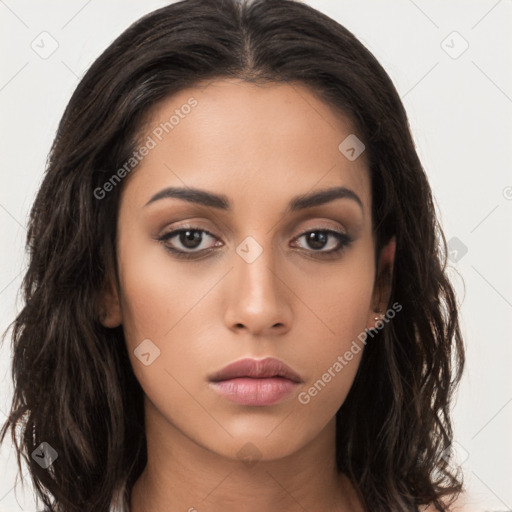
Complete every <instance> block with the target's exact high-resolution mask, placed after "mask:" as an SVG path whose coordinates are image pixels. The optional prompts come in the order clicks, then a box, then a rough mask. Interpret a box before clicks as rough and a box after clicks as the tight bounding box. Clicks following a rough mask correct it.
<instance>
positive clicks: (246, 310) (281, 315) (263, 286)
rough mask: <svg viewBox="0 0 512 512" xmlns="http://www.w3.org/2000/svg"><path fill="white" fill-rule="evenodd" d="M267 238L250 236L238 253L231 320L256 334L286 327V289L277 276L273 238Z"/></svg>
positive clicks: (241, 244)
mask: <svg viewBox="0 0 512 512" xmlns="http://www.w3.org/2000/svg"><path fill="white" fill-rule="evenodd" d="M267 235H268V233H267ZM267 235H265V234H264V233H263V234H260V235H258V234H253V235H249V236H247V237H246V238H244V239H243V240H242V242H240V243H239V244H238V246H237V247H236V249H235V251H236V258H235V263H234V266H235V269H234V273H233V279H234V281H235V284H234V287H233V293H232V302H231V304H230V305H229V309H230V312H231V314H230V320H231V321H232V322H234V323H236V324H243V325H245V326H246V327H248V328H250V329H254V330H260V329H264V328H266V327H272V326H273V325H275V324H276V323H280V324H282V323H286V318H285V313H286V311H287V305H286V303H285V300H286V299H285V296H284V293H283V292H284V288H285V286H284V284H283V282H282V280H281V279H280V278H279V276H278V274H277V272H276V266H275V261H276V260H275V251H274V249H273V247H272V237H270V236H267ZM258 239H259V240H258ZM260 241H261V243H260Z"/></svg>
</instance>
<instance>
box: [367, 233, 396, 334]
mask: <svg viewBox="0 0 512 512" xmlns="http://www.w3.org/2000/svg"><path fill="white" fill-rule="evenodd" d="M395 251H396V236H393V237H392V238H391V240H390V241H389V242H388V243H387V244H386V245H385V246H384V247H383V248H382V250H381V252H380V255H379V262H378V265H377V273H376V277H375V284H374V287H373V297H372V311H370V315H369V318H368V328H369V329H371V328H375V324H376V322H377V321H379V320H380V319H381V318H382V316H383V314H384V312H385V310H386V308H387V306H388V303H389V298H390V296H391V286H392V281H393V269H394V263H395Z"/></svg>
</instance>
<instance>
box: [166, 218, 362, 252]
mask: <svg viewBox="0 0 512 512" xmlns="http://www.w3.org/2000/svg"><path fill="white" fill-rule="evenodd" d="M205 235H206V237H207V238H211V239H213V240H217V238H216V237H215V236H214V235H213V234H212V233H210V232H209V231H207V230H205V229H201V228H199V227H195V226H184V227H182V228H180V229H175V230H174V231H170V232H169V233H166V234H165V235H162V236H161V237H159V238H157V240H158V241H159V242H161V243H162V244H163V245H164V247H165V249H166V250H167V251H169V252H170V253H171V254H173V255H175V256H176V257H178V258H189V259H192V258H200V257H202V256H204V255H205V254H206V253H209V252H211V251H213V250H214V248H215V247H219V246H221V245H222V242H220V241H218V242H217V243H213V244H211V245H210V246H209V247H208V244H205V243H204V242H205ZM301 238H305V240H306V243H307V245H308V246H309V247H310V248H311V249H307V248H306V249H304V248H301V249H302V250H304V251H306V252H309V253H316V254H314V255H315V256H318V257H325V258H328V257H335V256H336V255H337V254H338V253H340V252H341V251H342V250H343V249H345V248H346V247H347V246H348V245H350V243H351V242H352V241H353V239H352V238H351V237H350V236H349V235H347V234H346V233H341V232H338V231H335V230H332V229H312V230H310V231H306V232H305V233H302V235H300V236H299V237H297V238H296V239H295V241H298V240H300V239H301ZM174 239H175V241H174V242H172V243H171V241H172V240H174ZM205 245H206V247H205ZM329 245H331V246H333V247H331V248H330V249H329V250H323V249H325V247H328V246H329ZM299 248H300V247H299Z"/></svg>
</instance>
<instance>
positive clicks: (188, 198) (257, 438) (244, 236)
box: [2, 0, 464, 512]
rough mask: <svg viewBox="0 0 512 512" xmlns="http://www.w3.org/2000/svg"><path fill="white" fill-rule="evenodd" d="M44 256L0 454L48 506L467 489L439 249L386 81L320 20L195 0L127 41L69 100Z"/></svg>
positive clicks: (249, 505)
mask: <svg viewBox="0 0 512 512" xmlns="http://www.w3.org/2000/svg"><path fill="white" fill-rule="evenodd" d="M27 242H28V248H29V252H30V265H29V268H28V271H27V273H26V275H25V279H24V298H25V306H24V308H23V309H22V311H21V313H20V314H19V315H18V317H17V318H16V320H15V322H14V329H13V350H14V361H13V376H14V385H15V393H14V398H13V403H12V408H11V413H10V416H9V418H8V420H7V422H6V423H5V425H4V428H3V430H2V439H3V438H4V437H5V435H6V433H7V431H8V430H11V434H12V437H13V440H14V442H15V443H16V449H17V452H18V462H19V463H21V457H24V458H25V460H26V461H27V462H28V464H29V467H30V472H31V476H32V478H33V481H34V484H35V489H36V491H37V493H38V495H39V497H40V498H41V499H42V500H43V502H44V504H45V507H46V509H47V510H55V511H59V512H60V511H66V512H71V511H108V510H131V512H142V511H145V512H152V511H159V510H166V511H174V510H189V511H193V510H197V511H199V512H200V511H202V510H210V511H218V510H222V511H225V510H228V511H229V510H244V511H253V510H254V511H261V510H285V511H292V510H293V511H295V510H330V511H331V510H332V511H344V512H348V511H355V510H368V511H377V510H378V511H381V510H382V511H398V510H400V511H402V510H403V511H417V510H423V509H424V508H425V507H427V506H428V507H429V510H440V511H444V510H449V507H450V504H451V503H452V502H453V501H454V500H455V498H456V497H457V495H458V494H459V493H460V492H461V490H462V483H461V480H460V476H459V474H458V473H457V471H456V468H452V467H451V465H450V457H449V453H450V445H451V442H452V437H453V435H452V427H451V420H450V404H451V398H452V395H453V392H454V390H455V387H456V385H457V384H458V382H459V380H460V377H461V372H462V369H463V365H464V351H463V344H462V338H461V334H460V331H459V324H458V312H457V305H456V300H455V296H454V291H453V289H452V287H451V285H450V283H449V281H448V279H447V277H446V275H445V272H444V267H445V252H446V250H445V241H444V236H443V233H442V231H441V229H440V227H439V224H438V221H437V219H436V215H435V210H434V206H433V200H432V195H431V190H430V187H429V185H428V182H427V179H426V176H425V173H424V171H423V169H422V166H421V163H420V161H419V159H418V156H417V154H416V152H415V149H414V144H413V141H412V138H411V135H410V132H409V128H408V123H407V117H406V113H405V111H404V108H403V106H402V104H401V102H400V99H399V96H398V94H397V92H396V90H395V88H394V86H393V84H392V82H391V80H390V79H389V77H388V76H387V74H386V73H385V71H384V70H383V69H382V67H381V66H380V65H379V64H378V62H377V61H376V60H375V58H374V57H373V56H372V55H371V54H370V52H369V51H368V50H367V49H366V48H364V47H363V46H362V44H361V43H360V42H359V41H358V40H357V39H356V38H355V37H354V36H353V35H352V34H351V33H350V32H349V31H347V30H346V29H345V28H343V27H342V26H340V25H339V24H338V23H336V22H335V21H333V20H332V19H330V18H328V17H327V16H325V15H323V14H321V13H320V12H318V11H316V10H314V9H313V8H311V7H309V6H307V5H304V4H301V3H299V2H295V1H292V0H282V1H279V2H277V1H275V0H255V1H253V2H243V1H237V0H229V1H221V2H209V1H206V0H185V1H183V2H178V3H175V4H172V5H170V6H167V7H164V8H162V9H159V10H157V11H155V12H153V13H150V14H148V15H147V16H145V17H143V18H142V19H141V20H139V21H138V22H137V23H135V24H134V25H132V26H131V27H130V28H128V29H127V30H126V31H125V32H124V33H123V34H122V35H121V36H120V37H119V38H118V39H116V40H115V41H114V42H113V43H112V44H111V45H110V47H109V48H107V50H106V51H105V52H104V53H103V54H102V55H101V56H100V57H99V58H98V59H97V60H96V62H94V64H93V65H92V66H91V68H90V69H89V71H88V72H87V74H86V75H85V76H84V78H83V79H82V81H81V82H80V84H79V86H78V87H77V90H76V91H75V93H74V95H73V97H72V98H71V100H70V102H69V105H68V107H67V109H66V111H65V113H64V116H63V118H62V120H61V123H60V125H59V129H58V133H57V136H56V138H55V142H54V144H53V147H52V150H51V154H50V158H49V162H48V168H47V171H46V174H45V177H44V181H43V183H42V185H41V188H40V190H39V192H38V195H37V198H36V200H35V203H34V206H33V209H32V212H31V217H30V223H29V230H28V240H27ZM16 428H18V429H21V432H20V434H19V436H20V437H19V438H18V437H17V436H16V430H15V429H16ZM20 466H21V464H20ZM20 469H21V468H20Z"/></svg>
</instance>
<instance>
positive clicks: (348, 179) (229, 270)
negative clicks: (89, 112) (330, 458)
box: [104, 80, 378, 460]
mask: <svg viewBox="0 0 512 512" xmlns="http://www.w3.org/2000/svg"><path fill="white" fill-rule="evenodd" d="M191 98H192V99H191ZM186 105H188V107H187V106H186ZM172 116H174V118H172ZM169 120H171V121H169ZM166 122H167V125H165V123H166ZM353 133H354V129H353V127H352V125H351V123H350V122H349V120H348V119H347V118H345V117H344V116H342V115H340V113H336V112H334V111H333V110H332V109H331V108H330V107H329V106H328V105H327V104H325V103H323V102H322V101H321V100H319V99H318V98H316V97H315V96H314V95H313V94H312V93H311V92H310V91H309V90H308V89H307V88H305V87H303V86H299V85H293V86H292V85H289V84H271V85H265V86H256V85H253V84H247V83H244V82H241V81H237V80H219V81H215V82H211V83H208V84H200V85H198V86H197V87H194V88H190V89H187V90H183V91H181V92H180V93H179V94H176V95H174V96H172V97H171V98H169V99H166V100H165V101H163V102H162V103H160V104H159V105H158V106H157V107H156V108H155V109H154V110H153V111H152V112H151V115H150V117H149V118H148V122H147V124H145V132H144V133H143V135H142V137H141V140H142V142H143V143H144V144H146V147H147V148H148V150H147V151H141V152H140V154H141V155H142V153H145V155H144V156H143V157H142V158H141V161H140V163H139V164H138V166H137V167H136V170H134V171H133V172H132V174H130V175H129V176H128V177H127V178H125V182H124V183H123V192H122V196H121V203H120V209H119V219H118V238H117V257H118V264H119V279H120V295H119V296H118V295H117V294H113V296H111V297H110V299H109V302H108V308H107V315H106V317H105V318H104V324H105V325H107V326H115V325H118V324H120V323H122V325H123V329H124V333H125V337H126V343H127V346H128V352H129V354H130V357H131V362H132V366H133V369H134V372H135V375H136V377H137V378H138V380H139V382H140V384H141V386H142V388H143V390H144V392H145V395H146V407H147V415H149V416H150V417H152V418H155V419H158V422H159V424H160V425H163V428H167V427H168V428H169V431H173V432H179V433H180V434H183V435H185V436H186V437H187V438H189V439H192V440H193V441H195V442H196V443H197V444H198V445H199V446H202V447H205V448H207V449H208V450H211V451H213V452H215V453H218V454H222V455H224V456H226V457H231V458H235V457H237V453H238V452H239V450H240V449H241V448H242V447H243V446H244V445H246V443H248V442H251V443H252V444H253V445H254V446H255V447H256V449H257V450H258V456H259V457H261V458H262V459H263V460H265V459H272V458H277V457H283V456H286V455H288V454H290V453H293V452H296V451H297V450H299V449H300V448H301V447H303V446H305V445H306V444H307V443H309V442H310V441H312V440H313V439H314V438H316V437H317V436H319V434H320V433H321V432H322V431H323V430H324V429H325V428H326V426H327V425H328V424H329V423H331V424H332V421H334V417H335V413H336V411H337V410H338V409H339V407H340V406H341V405H342V403H343V401H344V400H345V397H346V395H347V393H348V391H349V389H350V387H351V384H352V382H353V379H354V377H355V374H356V371H357V368H358V365H359V361H360V358H361V355H362V350H360V351H359V352H356V351H355V350H352V357H351V359H350V360H347V358H346V357H343V356H344V354H345V353H346V352H347V351H350V349H351V347H353V342H354V340H357V337H358V335H359V334H360V333H361V332H362V331H364V329H365V328H366V327H369V326H373V325H374V317H375V312H374V309H375V305H376V304H375V301H376V295H375V293H374V290H375V288H374V284H375V281H376V276H377V273H378V268H375V259H374V238H373V235H372V219H371V193H370V192H371V189H370V179H369V173H368V168H367V161H366V159H365V154H364V153H363V154H361V155H360V156H359V157H358V158H356V159H355V160H354V159H349V158H347V157H346V156H345V154H344V153H342V152H341V151H340V149H339V148H338V146H339V145H340V143H341V142H342V141H344V140H345V139H346V137H348V136H349V135H351V134H353ZM150 139H151V140H150ZM151 141H152V142H151ZM170 187H173V188H176V189H179V190H181V191H185V192H187V191H188V193H189V195H190V196H191V197H189V200H187V199H186V198H185V197H184V196H183V195H182V197H181V198H180V197H175V195H176V194H173V193H172V192H171V191H170V190H169V188H170ZM192 189H199V190H201V191H204V192H205V193H208V194H211V195H215V196H221V197H220V198H210V199H208V203H207V204H202V203H200V202H196V201H192V199H196V200H198V201H199V200H204V198H205V197H208V196H205V195H204V194H203V195H201V194H195V195H193V194H190V192H191V190H192ZM330 189H337V191H338V193H337V194H333V195H331V196H330V197H326V196H324V200H323V201H321V200H318V198H319V196H317V200H311V201H305V200H304V199H305V197H306V196H310V195H313V196H314V195H315V194H317V193H318V192H319V191H324V190H330ZM179 230H183V232H181V234H180V231H179ZM187 231H188V232H187ZM359 345H361V344H359ZM363 347H364V346H363ZM339 356H342V358H343V360H344V361H345V364H342V363H341V362H340V359H339ZM267 357H273V358H277V359H279V360H281V361H282V362H284V363H285V364H286V365H288V366H289V367H290V368H291V369H292V370H293V371H294V372H295V373H296V374H297V376H298V377H299V378H298V379H296V380H298V382H295V383H292V384H289V381H288V382H287V384H289V385H288V386H284V387H283V386H280V385H277V384H276V381H277V380H279V381H280V382H281V383H282V382H284V381H283V379H282V378H279V377H275V378H274V379H269V380H267V381H266V382H267V384H268V387H267V388H265V389H263V388H258V389H259V394H258V391H257V390H256V388H255V387H254V386H253V387H250V384H247V379H245V380H244V382H245V384H243V383H242V384H240V386H239V387H238V388H236V386H234V387H233V386H232V387H230V386H229V385H228V386H227V387H225V388H223V389H224V391H226V390H227V392H229V391H233V390H234V389H235V388H236V389H237V390H238V392H237V393H235V395H229V396H226V395H224V394H223V393H222V392H221V391H222V389H220V388H219V387H218V386H217V385H215V384H212V382H211V380H210V379H211V378H212V376H213V375H214V374H215V373H217V372H218V371H219V370H221V369H222V368H224V367H225V366H226V365H228V364H229V363H232V362H234V361H238V360H241V359H244V358H253V359H263V358H267ZM336 362H338V365H336ZM339 365H341V366H342V368H341V369H339ZM326 373H327V374H329V375H328V376H327V377H326V376H325V375H326ZM329 376H330V378H328V377H329ZM319 379H320V380H321V381H322V383H323V385H321V384H320V385H319V383H318V381H319ZM251 380H252V382H253V383H254V380H255V379H251ZM270 381H272V382H273V383H271V382H270ZM240 382H242V381H241V380H240ZM315 383H317V385H316V387H315ZM244 386H246V387H245V388H244ZM247 386H249V388H248V387H247ZM285 388H286V389H285ZM247 389H249V391H248V393H249V394H248V395H247V394H244V393H243V391H244V390H245V391H247ZM312 389H316V392H315V391H311V390H312ZM276 390H277V391H276ZM281 391H282V393H281ZM256 395H257V398H255V396H256ZM251 397H252V398H251ZM240 399H241V400H242V403H240ZM251 400H252V402H251ZM255 400H256V401H255ZM258 400H259V402H258Z"/></svg>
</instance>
